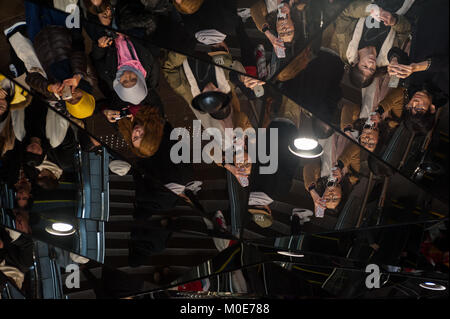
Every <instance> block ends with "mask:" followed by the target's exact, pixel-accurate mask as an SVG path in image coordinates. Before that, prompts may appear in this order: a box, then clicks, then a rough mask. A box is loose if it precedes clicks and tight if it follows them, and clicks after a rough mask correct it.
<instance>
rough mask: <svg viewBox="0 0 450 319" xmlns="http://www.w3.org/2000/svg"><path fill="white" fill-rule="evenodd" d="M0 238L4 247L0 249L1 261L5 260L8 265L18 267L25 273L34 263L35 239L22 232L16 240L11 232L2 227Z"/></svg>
mask: <svg viewBox="0 0 450 319" xmlns="http://www.w3.org/2000/svg"><path fill="white" fill-rule="evenodd" d="M0 240H1V241H2V242H3V248H1V249H0V262H3V261H5V262H6V265H9V266H13V267H16V268H17V269H19V270H20V271H21V272H23V273H25V272H27V271H28V269H29V268H30V267H31V266H32V265H33V240H32V239H31V237H29V236H28V235H24V234H22V235H21V236H20V237H19V238H18V239H17V240H15V241H14V242H13V241H12V240H11V237H10V236H9V233H8V232H7V231H6V230H5V229H4V228H0Z"/></svg>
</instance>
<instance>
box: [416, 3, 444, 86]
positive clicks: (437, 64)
mask: <svg viewBox="0 0 450 319" xmlns="http://www.w3.org/2000/svg"><path fill="white" fill-rule="evenodd" d="M448 10H449V2H448V0H430V1H428V2H427V4H426V6H424V7H423V8H422V11H421V12H420V13H419V17H418V20H417V24H416V27H415V28H414V29H413V39H412V42H411V51H410V60H411V63H416V62H422V61H425V60H427V59H429V58H431V66H430V69H429V70H428V71H424V72H417V73H414V74H413V75H412V76H411V77H410V79H409V81H410V85H411V86H421V85H422V84H423V83H424V82H433V84H434V85H436V86H438V87H439V89H440V90H442V91H443V92H445V93H446V94H447V95H448V86H449V72H448V55H449V40H448V36H449V34H448V32H449V31H448V30H449V20H448Z"/></svg>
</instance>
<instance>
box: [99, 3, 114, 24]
mask: <svg viewBox="0 0 450 319" xmlns="http://www.w3.org/2000/svg"><path fill="white" fill-rule="evenodd" d="M97 17H98V19H99V20H100V23H101V24H103V25H105V26H110V25H111V23H112V10H111V8H110V7H108V8H106V10H105V11H104V12H101V13H99V14H97Z"/></svg>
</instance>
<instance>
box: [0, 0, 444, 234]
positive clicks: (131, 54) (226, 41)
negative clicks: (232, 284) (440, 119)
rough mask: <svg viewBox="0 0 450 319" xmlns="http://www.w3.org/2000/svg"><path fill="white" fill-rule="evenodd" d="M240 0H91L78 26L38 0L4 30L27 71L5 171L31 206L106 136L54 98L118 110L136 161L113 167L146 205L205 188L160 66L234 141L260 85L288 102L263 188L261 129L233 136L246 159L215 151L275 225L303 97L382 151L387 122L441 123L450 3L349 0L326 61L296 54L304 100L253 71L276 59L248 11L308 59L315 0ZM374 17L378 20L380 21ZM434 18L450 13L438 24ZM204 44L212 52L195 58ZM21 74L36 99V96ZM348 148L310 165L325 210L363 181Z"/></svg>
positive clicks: (272, 119)
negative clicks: (355, 98) (350, 100)
mask: <svg viewBox="0 0 450 319" xmlns="http://www.w3.org/2000/svg"><path fill="white" fill-rule="evenodd" d="M241 2H242V3H244V2H246V1H238V0H233V1H231V0H230V1H228V0H227V1H225V0H222V1H219V0H205V1H201V0H174V1H167V0H160V1H144V0H141V1H138V0H133V1H125V0H115V1H114V0H83V1H80V7H81V11H82V16H83V17H84V19H83V20H82V25H81V29H77V28H73V29H70V28H67V27H66V25H65V23H66V21H65V16H64V15H63V14H62V13H61V12H55V11H52V10H50V9H46V8H44V7H40V6H37V5H35V4H34V3H30V2H26V9H27V21H26V23H25V24H24V23H22V24H20V23H19V24H16V25H14V26H12V27H11V28H9V29H8V30H7V31H6V35H7V38H8V40H9V42H10V44H11V46H12V48H13V50H14V54H15V55H16V57H17V58H18V59H17V60H16V61H17V63H16V64H17V65H16V66H17V67H16V69H17V70H18V73H17V74H15V78H16V79H17V80H18V81H19V79H20V76H22V77H24V78H25V81H22V82H20V81H19V83H20V85H21V86H19V85H17V84H14V83H13V82H11V81H9V80H8V79H6V78H5V77H0V85H1V89H0V129H1V134H0V146H1V147H2V159H3V162H4V164H3V165H2V172H3V173H4V179H5V180H7V182H8V183H9V184H10V185H13V186H14V187H15V189H16V202H17V205H18V206H19V207H21V208H27V209H29V207H30V203H31V202H32V200H33V194H32V187H34V186H36V187H40V188H43V189H47V190H48V189H55V188H57V187H58V181H59V180H60V179H61V177H62V176H63V174H64V173H65V172H66V171H70V169H71V165H72V161H73V154H74V152H75V149H76V147H78V144H79V143H81V144H82V145H81V147H82V148H83V149H88V150H94V149H95V148H96V147H97V146H98V143H97V142H95V141H93V140H91V139H89V138H87V137H86V136H85V135H83V133H82V132H80V131H78V130H76V129H74V128H73V127H72V126H70V125H69V122H67V121H66V120H65V119H62V118H58V117H57V116H56V115H55V114H56V113H54V112H53V109H55V110H58V111H59V112H62V113H63V114H64V115H66V116H68V117H70V118H71V119H72V120H73V121H75V122H76V123H77V124H78V125H80V126H82V127H87V126H88V124H89V123H90V124H92V122H93V121H94V119H95V121H97V120H98V118H99V116H98V115H100V120H98V122H96V123H95V124H97V123H100V122H101V120H104V121H103V122H106V124H108V125H109V124H111V125H110V126H109V127H110V128H112V129H114V132H115V134H117V135H118V136H120V137H121V138H123V140H124V141H125V142H126V144H127V145H128V148H129V150H130V151H131V153H132V154H131V156H132V158H133V160H134V162H133V164H135V165H134V166H133V168H131V165H127V164H126V163H125V164H124V163H123V162H118V161H115V162H114V163H113V164H112V165H111V166H110V168H111V170H112V171H113V172H116V173H118V174H120V175H126V174H127V173H130V174H131V175H133V178H134V181H135V184H136V204H137V205H136V209H135V210H136V214H137V215H139V214H141V213H142V212H144V213H145V212H149V211H154V210H158V209H168V208H173V207H174V205H175V203H176V202H177V201H178V200H180V199H182V200H187V201H192V200H193V198H190V197H189V196H191V195H190V192H191V191H192V189H194V190H195V191H198V188H199V186H198V185H201V182H200V181H195V180H194V177H193V174H192V170H193V168H192V166H191V165H184V166H183V165H178V164H174V163H173V162H172V161H171V158H170V150H171V148H172V146H173V145H174V144H175V142H174V141H173V140H172V139H171V132H172V126H171V123H169V121H168V120H167V117H166V113H167V108H168V107H169V106H168V105H165V104H164V98H163V97H162V98H161V97H160V96H159V94H160V92H161V91H160V85H159V84H160V83H159V82H160V79H164V81H165V82H167V84H168V85H169V88H170V90H171V91H170V92H171V93H174V94H176V95H178V96H179V97H181V98H182V99H183V101H184V102H185V104H187V106H186V108H187V109H188V110H190V111H192V114H193V115H194V116H195V118H197V119H199V120H201V121H202V126H203V128H204V129H207V128H215V129H218V130H219V131H220V132H221V133H222V138H223V140H222V142H223V141H224V140H225V139H226V138H230V137H231V138H232V139H235V138H236V137H235V136H226V133H225V132H226V129H227V128H242V129H243V130H245V129H247V128H255V127H256V125H255V123H252V121H251V119H250V118H251V116H250V114H247V113H246V112H245V111H244V107H243V104H244V103H243V100H244V99H248V100H251V101H255V100H256V99H257V98H261V100H263V101H269V102H270V103H267V104H271V103H272V104H271V105H274V106H276V107H277V108H278V110H276V112H275V111H274V112H272V113H270V111H268V112H267V113H270V114H269V116H268V118H266V119H265V120H266V121H265V124H264V125H263V126H264V127H267V128H277V129H279V131H280V138H279V142H280V143H279V145H281V146H280V148H281V147H282V148H283V150H282V151H280V156H279V159H280V165H279V171H278V172H277V174H275V175H276V176H271V177H270V178H266V179H265V178H264V177H260V176H259V177H258V178H257V181H256V182H255V183H254V184H255V185H252V182H253V181H250V182H249V180H248V178H249V177H250V174H251V172H252V170H253V171H254V168H255V167H254V166H253V165H252V163H250V161H249V157H248V156H249V155H248V152H247V151H248V146H249V143H251V142H253V141H249V140H248V139H247V140H244V139H242V140H236V141H235V143H236V144H238V145H240V146H242V148H243V149H244V153H245V156H244V158H245V161H244V163H240V162H238V161H237V156H234V157H233V159H234V161H233V162H232V163H225V161H224V159H225V157H224V154H213V153H209V155H211V157H212V158H214V160H215V163H216V164H217V165H218V166H219V167H221V168H224V169H226V170H227V171H229V172H230V173H231V174H232V175H233V176H234V177H235V178H236V180H237V182H239V183H240V185H241V186H243V187H247V186H250V193H251V194H250V200H249V201H248V203H246V204H248V205H249V206H250V209H249V212H250V213H251V214H252V218H253V219H254V221H255V222H256V223H257V224H258V225H259V226H261V227H268V226H271V225H272V222H273V217H272V215H271V208H270V205H271V204H272V203H273V202H274V199H273V198H275V197H277V196H278V195H280V194H282V193H288V192H289V189H290V188H289V187H290V186H291V184H292V183H291V182H292V179H293V178H294V175H296V173H297V172H296V171H297V168H298V158H295V157H294V156H293V155H292V154H291V153H289V151H288V145H289V141H288V142H286V141H287V140H288V139H289V138H292V137H293V136H294V135H295V134H296V132H297V130H299V129H301V128H302V126H303V125H304V123H303V122H301V121H300V117H301V116H302V115H301V114H305V113H308V112H303V111H300V108H299V107H298V105H297V104H299V105H301V106H302V107H303V108H305V109H307V110H308V111H309V110H311V111H313V110H314V111H316V112H317V113H318V114H321V118H324V119H325V120H327V121H329V122H331V123H332V124H336V127H340V128H341V130H342V131H343V132H344V133H346V134H347V135H348V136H349V137H350V138H352V139H355V141H357V142H358V143H359V144H360V145H361V146H362V147H364V148H365V149H366V150H368V151H370V152H377V151H378V149H379V146H380V145H381V144H384V143H385V142H386V139H387V136H388V135H389V134H388V133H390V132H391V131H392V130H394V129H396V128H397V127H398V126H399V124H400V123H402V122H404V123H405V125H406V126H407V127H409V128H410V129H411V130H413V131H415V132H419V133H426V132H428V131H429V130H431V128H432V127H433V125H434V123H435V115H436V112H437V109H438V108H439V107H441V106H443V105H444V104H445V103H446V95H447V94H448V88H447V86H448V42H446V41H448V40H446V39H447V37H446V36H445V35H446V33H447V32H448V31H446V30H447V29H448V28H447V27H446V26H445V24H446V23H447V24H448V21H447V20H448V19H446V18H440V19H437V18H436V17H440V14H441V13H442V12H444V11H445V10H441V8H442V7H443V6H445V5H446V6H447V7H448V3H446V2H445V1H440V0H433V1H431V3H432V5H429V6H427V10H424V11H421V12H419V13H418V15H417V16H415V17H414V18H415V20H414V21H411V19H410V18H407V17H406V14H407V12H408V11H409V10H410V9H411V6H412V5H413V1H404V2H403V4H402V5H400V6H399V7H398V8H396V9H395V10H393V9H392V8H385V7H383V6H382V5H381V4H380V6H376V5H373V6H371V7H370V5H371V4H372V2H371V1H362V0H358V1H353V2H351V3H350V5H349V6H348V7H347V8H346V9H345V10H344V11H343V12H342V13H341V15H340V16H339V17H338V18H337V19H336V21H334V22H333V23H332V24H331V25H330V26H329V27H328V28H327V29H326V30H324V32H323V37H322V43H321V45H320V48H319V49H317V48H316V49H317V50H316V49H314V50H316V52H314V53H315V56H316V57H315V59H313V60H311V61H310V60H309V59H310V56H309V53H308V59H307V60H308V61H307V62H306V63H301V62H300V61H297V62H299V63H297V64H296V65H295V66H292V65H290V66H289V67H288V69H289V72H290V74H289V76H288V77H286V78H285V79H287V81H283V83H281V84H280V86H281V87H282V88H284V89H286V90H288V91H289V92H292V94H291V97H292V100H293V101H292V100H288V99H286V98H285V97H278V96H275V95H276V94H273V96H270V97H269V96H268V95H269V94H268V93H267V92H270V93H271V91H270V90H269V89H268V88H267V86H265V83H264V82H262V81H260V80H256V79H255V78H257V77H258V75H260V74H261V72H262V71H261V68H260V67H259V66H260V64H258V63H260V62H261V61H262V60H261V59H262V57H261V55H262V53H261V50H260V49H258V48H260V46H258V45H256V44H257V43H256V41H255V40H254V39H253V38H250V37H249V36H248V34H247V26H248V24H245V21H246V19H245V18H249V17H251V18H252V19H251V20H253V21H251V20H250V22H254V25H255V26H256V28H257V29H258V30H259V31H260V32H262V33H263V34H264V35H265V37H264V38H263V39H264V40H261V41H266V43H265V44H267V43H269V42H270V44H271V46H272V47H270V50H272V49H273V50H274V53H275V55H276V56H277V58H278V59H283V57H284V56H285V55H288V58H294V57H295V56H296V55H299V56H300V57H306V54H305V53H304V52H295V48H296V45H297V44H298V43H300V42H301V41H300V39H301V37H302V36H305V34H303V33H304V32H305V26H304V25H301V23H300V21H303V22H304V23H305V22H307V21H306V20H304V16H305V14H304V13H305V11H304V10H307V9H308V5H310V2H308V1H293V0H291V1H287V0H282V1H281V0H260V1H247V4H248V2H250V4H249V5H248V7H250V10H248V12H247V15H245V14H244V13H243V12H244V11H238V8H241V6H242V5H243V4H242V3H241ZM331 2H332V1H324V2H323V3H324V4H329V3H331ZM62 3H64V1H62ZM61 6H62V7H63V5H61ZM62 7H59V9H61V8H62ZM368 8H370V10H368ZM238 12H239V14H238ZM416 12H418V11H416ZM370 18H372V20H371V23H372V24H374V23H375V24H377V23H378V24H377V27H375V28H372V27H370V24H369V23H367V21H368V19H370ZM408 19H409V20H408ZM434 19H436V20H437V21H439V23H438V24H434V23H430V21H433V20H434ZM168 21H169V23H168ZM446 21H447V22H446ZM412 22H414V23H412ZM161 30H163V31H161ZM83 31H85V32H83ZM161 34H164V35H165V37H166V38H167V39H165V40H166V41H167V42H164V41H162V40H164V39H162V37H161ZM430 34H432V35H433V36H430ZM411 35H412V40H411V41H410V45H409V46H407V44H408V38H409V37H410V36H411ZM172 36H173V38H172ZM168 39H171V40H172V42H170V41H169V40H168ZM267 40H268V42H267ZM161 41H162V42H161ZM233 41H235V42H238V46H239V48H240V57H239V58H236V56H235V50H232V49H230V46H231V44H230V43H232V42H233ZM161 43H168V44H169V45H168V46H167V47H168V48H174V46H177V45H178V48H177V50H176V51H177V52H175V51H170V50H166V49H159V48H158V47H157V46H158V45H159V46H161ZM185 43H187V45H186V46H184V44H185ZM174 44H175V45H174ZM199 48H201V49H202V50H200V49H199ZM266 48H267V45H266ZM290 48H294V49H292V50H290ZM258 50H259V51H258ZM308 50H311V48H308ZM199 51H201V53H202V54H200V53H199ZM284 51H286V52H284ZM180 52H181V53H180ZM306 52H309V51H306ZM406 52H407V53H408V54H407V53H406ZM197 53H198V54H199V56H201V58H197V57H196V58H194V57H193V54H197ZM268 56H269V55H268ZM288 58H286V60H287V59H288ZM272 61H274V59H272ZM265 67H266V65H264V68H265ZM264 68H263V69H264ZM300 71H301V72H300ZM262 73H267V70H266V72H262ZM24 74H25V75H24ZM318 74H319V75H318ZM383 77H384V78H383ZM389 77H392V78H394V77H396V78H398V79H400V85H397V86H398V87H396V88H390V87H389V88H388V87H387V83H386V81H385V80H386V79H388V78H389ZM343 78H346V79H348V80H349V83H351V84H352V86H353V87H354V88H356V89H358V90H361V97H362V103H361V105H345V106H344V107H343V108H342V110H340V109H339V106H340V104H339V103H340V101H341V99H342V95H343V94H342V90H341V88H340V84H341V82H342V81H343ZM404 79H406V80H404ZM22 80H23V78H22ZM393 80H395V78H394V79H393ZM383 81H384V82H383ZM446 84H447V86H446ZM383 85H384V87H383ZM23 87H25V88H26V89H27V90H28V91H30V92H31V93H32V94H33V95H35V96H36V97H37V98H34V99H33V100H32V101H31V96H30V94H29V93H28V91H27V90H24V89H23ZM358 93H359V91H358ZM42 101H45V102H46V104H48V105H50V106H51V108H47V105H45V104H44V103H43V102H42ZM294 102H295V103H297V104H295V103H294ZM267 109H269V107H267ZM339 111H341V112H340V114H338V113H339ZM275 113H276V114H275ZM313 113H314V112H313ZM336 114H337V116H336ZM307 117H308V118H311V116H309V115H308V116H307ZM21 123H22V124H21ZM186 124H187V123H186ZM189 124H190V123H189ZM258 124H259V123H258ZM90 127H93V125H90ZM283 138H286V141H283V140H282V139H283ZM320 139H321V140H323V141H325V140H327V141H329V142H330V144H333V143H335V140H334V139H336V135H335V134H333V132H329V134H328V133H327V134H324V136H323V137H321V138H320ZM332 139H333V141H332ZM96 143H97V144H96ZM323 143H326V142H323ZM344 144H345V143H344ZM340 146H342V145H340ZM344 146H345V147H341V149H340V150H339V152H338V151H335V152H334V153H333V154H332V155H330V154H324V156H322V158H321V159H320V160H318V159H317V160H316V161H311V162H310V163H308V165H305V166H304V168H303V177H304V183H305V185H304V186H305V189H306V190H307V192H306V194H307V195H308V196H310V197H311V199H312V200H313V202H314V206H315V208H316V211H317V210H320V209H323V210H324V212H325V213H326V214H335V215H336V214H337V213H338V212H339V211H340V209H341V208H342V206H343V205H344V203H345V199H346V198H347V196H348V193H349V189H351V187H352V186H353V185H355V184H356V183H357V182H358V179H359V173H360V171H361V166H362V165H361V162H362V161H364V158H365V157H364V155H363V154H362V150H361V148H359V147H358V146H357V145H356V144H355V145H353V144H348V145H344ZM224 151H226V150H224ZM325 152H328V149H325ZM16 156H18V157H16ZM14 158H20V160H19V161H15V160H14ZM216 159H219V160H216ZM252 160H256V159H252ZM255 166H258V165H255ZM258 167H259V166H258ZM155 180H157V181H158V182H159V183H160V184H161V185H162V186H165V188H166V189H169V190H170V191H171V193H170V195H167V194H166V195H167V196H166V197H165V195H163V192H159V191H157V189H158V187H159V186H158V185H156V183H155ZM286 180H288V182H286ZM249 184H250V185H249ZM192 185H196V186H195V187H193V186H192ZM270 188H272V190H271V189H270ZM194 193H195V192H194ZM172 195H173V196H172ZM308 198H309V197H308ZM319 208H320V209H319ZM308 213H309V212H308ZM144 215H145V214H144ZM302 216H303V215H302ZM305 216H306V215H305ZM307 217H308V216H306V217H305V218H307ZM166 235H167V234H165V233H164V234H163V235H161V237H164V236H166ZM144 237H145V236H144ZM164 238H165V237H164ZM160 239H161V238H160ZM164 240H165V239H164Z"/></svg>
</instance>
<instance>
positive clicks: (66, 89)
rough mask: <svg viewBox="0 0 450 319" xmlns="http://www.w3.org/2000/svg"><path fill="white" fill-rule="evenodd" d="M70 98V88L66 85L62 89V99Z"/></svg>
mask: <svg viewBox="0 0 450 319" xmlns="http://www.w3.org/2000/svg"><path fill="white" fill-rule="evenodd" d="M71 98H72V88H71V87H70V86H67V85H66V86H64V88H63V90H62V99H63V100H70V99H71Z"/></svg>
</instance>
